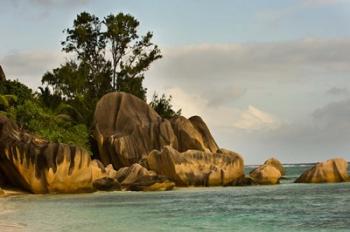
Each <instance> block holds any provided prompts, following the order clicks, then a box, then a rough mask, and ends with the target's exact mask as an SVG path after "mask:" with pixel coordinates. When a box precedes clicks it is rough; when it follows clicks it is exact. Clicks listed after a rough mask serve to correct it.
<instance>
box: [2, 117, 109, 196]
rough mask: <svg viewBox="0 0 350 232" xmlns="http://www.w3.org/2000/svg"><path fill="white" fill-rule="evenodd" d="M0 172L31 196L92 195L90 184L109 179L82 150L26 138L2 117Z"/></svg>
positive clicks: (96, 163) (34, 138)
mask: <svg viewBox="0 0 350 232" xmlns="http://www.w3.org/2000/svg"><path fill="white" fill-rule="evenodd" d="M0 170H1V173H2V175H5V176H6V179H7V181H8V184H10V185H13V186H15V187H18V188H21V189H23V190H26V191H29V192H31V193H80V192H92V191H95V188H94V186H93V181H94V180H96V179H100V178H103V177H108V175H109V173H107V171H106V170H105V168H104V166H103V164H102V163H101V162H99V161H98V160H91V157H90V154H89V153H88V152H87V151H86V150H85V149H83V148H80V147H77V146H73V145H68V144H62V143H52V142H49V141H47V140H44V139H41V138H38V137H36V136H33V135H31V134H28V133H26V132H24V131H22V130H20V129H19V128H18V127H17V126H16V125H15V124H14V123H12V122H11V121H10V120H9V119H8V118H6V117H5V116H0ZM109 172H111V170H109Z"/></svg>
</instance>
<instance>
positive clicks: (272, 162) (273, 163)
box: [264, 158, 286, 176]
mask: <svg viewBox="0 0 350 232" xmlns="http://www.w3.org/2000/svg"><path fill="white" fill-rule="evenodd" d="M264 164H266V165H271V166H274V167H275V168H277V169H278V170H279V171H280V172H281V175H282V176H284V175H285V174H286V173H285V170H284V167H283V165H282V163H281V162H280V161H279V160H278V159H276V158H270V159H268V160H266V161H265V163H264Z"/></svg>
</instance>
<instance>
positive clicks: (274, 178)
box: [247, 158, 284, 185]
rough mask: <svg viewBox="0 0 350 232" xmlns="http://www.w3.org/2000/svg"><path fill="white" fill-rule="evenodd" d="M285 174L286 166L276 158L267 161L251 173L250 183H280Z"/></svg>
mask: <svg viewBox="0 0 350 232" xmlns="http://www.w3.org/2000/svg"><path fill="white" fill-rule="evenodd" d="M283 175H284V168H283V166H282V164H281V162H280V161H279V160H277V159H275V158H271V159H268V160H266V161H265V163H264V164H263V165H261V166H259V167H257V168H255V169H254V170H252V171H251V172H250V173H249V177H248V179H249V180H250V181H248V182H247V183H249V185H252V184H253V185H254V184H255V185H273V184H279V182H280V179H281V177H282V176H283Z"/></svg>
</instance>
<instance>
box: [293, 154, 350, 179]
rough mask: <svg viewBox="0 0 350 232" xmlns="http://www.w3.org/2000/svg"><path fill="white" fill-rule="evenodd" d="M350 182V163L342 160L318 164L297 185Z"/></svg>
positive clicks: (301, 177)
mask: <svg viewBox="0 0 350 232" xmlns="http://www.w3.org/2000/svg"><path fill="white" fill-rule="evenodd" d="M345 181H350V178H349V176H348V163H347V162H346V161H345V160H344V159H341V158H337V159H331V160H327V161H325V162H323V163H317V164H316V165H315V166H313V167H312V168H310V169H308V170H306V171H305V172H304V173H303V174H302V175H301V176H300V177H299V178H298V179H297V180H296V181H295V182H296V183H337V182H345Z"/></svg>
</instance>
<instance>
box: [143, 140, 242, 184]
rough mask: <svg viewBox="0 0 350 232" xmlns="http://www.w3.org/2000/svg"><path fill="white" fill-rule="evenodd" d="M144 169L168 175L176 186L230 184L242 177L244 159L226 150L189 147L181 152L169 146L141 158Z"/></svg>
mask: <svg viewBox="0 0 350 232" xmlns="http://www.w3.org/2000/svg"><path fill="white" fill-rule="evenodd" d="M144 163H145V165H146V167H147V168H149V169H150V170H154V171H155V172H157V173H159V174H161V175H164V176H167V177H169V178H170V180H172V181H174V182H175V183H176V185H178V186H219V185H230V184H232V183H233V182H235V181H236V180H237V179H239V178H241V177H242V176H244V172H243V167H244V164H243V159H242V158H241V157H240V155H238V154H236V153H234V152H230V151H227V150H219V151H218V152H217V153H214V154H213V153H210V152H206V151H199V150H188V151H186V152H183V153H180V152H178V151H177V150H175V149H174V148H172V147H170V146H165V147H164V148H163V149H162V150H161V151H157V150H154V151H153V152H151V153H150V154H149V155H148V156H147V158H146V159H145V160H144Z"/></svg>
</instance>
